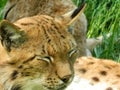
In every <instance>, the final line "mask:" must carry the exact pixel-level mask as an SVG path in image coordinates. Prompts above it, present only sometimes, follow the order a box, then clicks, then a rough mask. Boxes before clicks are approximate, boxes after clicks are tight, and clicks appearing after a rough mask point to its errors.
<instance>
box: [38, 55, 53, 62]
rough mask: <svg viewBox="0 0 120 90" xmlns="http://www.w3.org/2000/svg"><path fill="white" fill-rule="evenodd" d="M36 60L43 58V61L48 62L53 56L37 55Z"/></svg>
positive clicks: (51, 60)
mask: <svg viewBox="0 0 120 90" xmlns="http://www.w3.org/2000/svg"><path fill="white" fill-rule="evenodd" d="M37 60H44V61H46V62H48V63H51V62H53V58H52V57H51V56H44V57H40V56H39V57H37Z"/></svg>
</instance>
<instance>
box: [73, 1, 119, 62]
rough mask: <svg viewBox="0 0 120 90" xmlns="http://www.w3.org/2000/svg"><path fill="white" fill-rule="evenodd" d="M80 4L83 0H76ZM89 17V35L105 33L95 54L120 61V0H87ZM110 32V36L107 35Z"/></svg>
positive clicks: (86, 11)
mask: <svg viewBox="0 0 120 90" xmlns="http://www.w3.org/2000/svg"><path fill="white" fill-rule="evenodd" d="M74 1H75V3H76V4H77V5H79V3H80V1H81V0H74ZM86 2H87V7H86V9H85V14H86V16H87V19H88V32H87V37H88V38H91V37H98V36H99V35H103V37H104V39H103V43H102V44H101V45H99V46H97V47H96V48H95V49H94V51H93V56H95V57H98V58H108V59H113V60H115V61H118V62H119V61H120V38H119V37H120V0H86ZM108 33H110V35H111V36H110V38H107V37H106V35H107V34H108Z"/></svg>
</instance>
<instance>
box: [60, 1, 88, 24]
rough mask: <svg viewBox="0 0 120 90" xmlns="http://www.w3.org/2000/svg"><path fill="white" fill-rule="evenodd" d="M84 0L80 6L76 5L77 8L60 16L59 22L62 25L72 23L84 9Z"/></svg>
mask: <svg viewBox="0 0 120 90" xmlns="http://www.w3.org/2000/svg"><path fill="white" fill-rule="evenodd" d="M85 6H86V4H85V2H84V1H83V2H82V5H81V6H80V7H78V8H77V9H75V10H73V11H71V12H68V13H66V14H64V15H62V16H61V20H60V21H61V22H62V23H63V24H64V25H68V26H69V25H71V24H72V23H74V22H75V21H76V19H78V17H79V16H80V15H81V14H82V13H83V11H84V9H85Z"/></svg>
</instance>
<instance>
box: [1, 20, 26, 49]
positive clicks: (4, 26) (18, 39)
mask: <svg viewBox="0 0 120 90" xmlns="http://www.w3.org/2000/svg"><path fill="white" fill-rule="evenodd" d="M0 40H1V43H2V45H3V46H4V47H5V48H6V50H7V51H10V50H11V47H15V48H16V47H18V46H20V45H21V44H22V43H23V42H24V41H25V40H26V38H25V33H24V32H23V31H20V28H19V27H17V26H15V25H14V24H12V23H10V22H8V21H6V20H3V21H1V23H0Z"/></svg>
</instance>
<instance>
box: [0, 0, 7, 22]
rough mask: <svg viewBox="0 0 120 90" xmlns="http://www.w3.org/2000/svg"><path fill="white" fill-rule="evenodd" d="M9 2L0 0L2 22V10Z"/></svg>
mask: <svg viewBox="0 0 120 90" xmlns="http://www.w3.org/2000/svg"><path fill="white" fill-rule="evenodd" d="M6 1H7V0H0V20H1V19H2V9H3V7H4V5H5V3H6Z"/></svg>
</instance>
